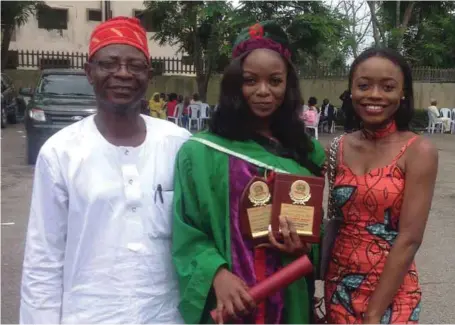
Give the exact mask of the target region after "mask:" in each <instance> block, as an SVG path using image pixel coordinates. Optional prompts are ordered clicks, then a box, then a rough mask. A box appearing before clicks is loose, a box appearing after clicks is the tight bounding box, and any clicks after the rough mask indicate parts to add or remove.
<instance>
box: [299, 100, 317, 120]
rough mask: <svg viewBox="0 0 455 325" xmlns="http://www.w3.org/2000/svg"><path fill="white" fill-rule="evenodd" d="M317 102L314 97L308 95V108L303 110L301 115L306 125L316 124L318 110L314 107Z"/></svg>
mask: <svg viewBox="0 0 455 325" xmlns="http://www.w3.org/2000/svg"><path fill="white" fill-rule="evenodd" d="M317 103H318V100H317V99H316V97H310V99H309V100H308V109H306V110H304V112H303V114H302V116H301V117H302V119H303V121H304V122H305V125H306V126H312V127H315V126H317V125H318V115H319V110H318V108H317V107H316V104H317Z"/></svg>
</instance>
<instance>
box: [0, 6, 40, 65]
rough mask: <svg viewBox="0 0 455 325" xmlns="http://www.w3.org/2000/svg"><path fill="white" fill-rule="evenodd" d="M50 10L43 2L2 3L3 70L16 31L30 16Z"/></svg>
mask: <svg viewBox="0 0 455 325" xmlns="http://www.w3.org/2000/svg"><path fill="white" fill-rule="evenodd" d="M44 8H48V6H47V5H46V4H45V3H44V2H42V1H3V2H2V45H1V54H2V70H3V69H5V68H6V63H7V62H8V50H9V45H10V42H11V37H12V35H13V32H14V29H15V28H18V27H21V26H23V25H24V24H25V23H26V22H27V20H28V19H29V18H30V16H34V15H36V13H37V11H38V10H39V9H44Z"/></svg>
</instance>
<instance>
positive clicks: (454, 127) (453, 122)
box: [450, 108, 455, 134]
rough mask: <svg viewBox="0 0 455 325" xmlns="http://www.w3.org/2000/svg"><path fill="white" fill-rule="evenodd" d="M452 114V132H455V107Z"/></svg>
mask: <svg viewBox="0 0 455 325" xmlns="http://www.w3.org/2000/svg"><path fill="white" fill-rule="evenodd" d="M451 114H452V116H451V119H452V127H451V129H450V134H454V133H455V108H452V112H451Z"/></svg>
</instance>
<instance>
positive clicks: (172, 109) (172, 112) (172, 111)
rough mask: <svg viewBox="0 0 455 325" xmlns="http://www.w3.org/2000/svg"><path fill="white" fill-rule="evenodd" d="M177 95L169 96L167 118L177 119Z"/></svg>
mask: <svg viewBox="0 0 455 325" xmlns="http://www.w3.org/2000/svg"><path fill="white" fill-rule="evenodd" d="M177 104H178V102H177V94H176V93H171V94H169V101H168V102H167V104H166V105H167V116H168V117H175V116H177V112H178V111H176V108H177Z"/></svg>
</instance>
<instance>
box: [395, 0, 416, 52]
mask: <svg viewBox="0 0 455 325" xmlns="http://www.w3.org/2000/svg"><path fill="white" fill-rule="evenodd" d="M415 4H416V2H415V1H411V2H409V4H408V6H407V7H406V10H405V12H404V16H403V22H402V23H401V24H400V33H399V35H398V40H397V49H398V51H400V52H401V49H402V47H403V38H404V33H405V32H406V28H408V25H409V21H410V20H411V16H412V12H413V10H414V6H415Z"/></svg>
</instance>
